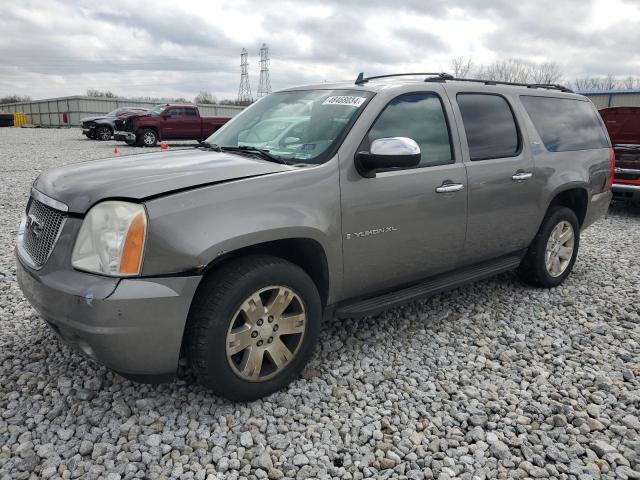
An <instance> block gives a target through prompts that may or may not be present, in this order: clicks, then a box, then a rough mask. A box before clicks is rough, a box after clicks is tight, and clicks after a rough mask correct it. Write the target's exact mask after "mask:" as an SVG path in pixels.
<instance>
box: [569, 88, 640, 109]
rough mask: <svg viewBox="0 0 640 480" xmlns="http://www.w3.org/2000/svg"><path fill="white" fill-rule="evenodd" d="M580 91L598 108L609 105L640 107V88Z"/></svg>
mask: <svg viewBox="0 0 640 480" xmlns="http://www.w3.org/2000/svg"><path fill="white" fill-rule="evenodd" d="M579 93H581V94H582V95H584V96H585V97H588V98H589V100H591V101H592V102H593V104H594V105H595V106H596V108H597V109H598V110H601V109H603V108H607V107H640V90H604V91H602V90H601V91H592V92H579Z"/></svg>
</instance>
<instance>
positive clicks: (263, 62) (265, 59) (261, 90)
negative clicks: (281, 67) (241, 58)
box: [258, 43, 271, 98]
mask: <svg viewBox="0 0 640 480" xmlns="http://www.w3.org/2000/svg"><path fill="white" fill-rule="evenodd" d="M270 93H271V78H269V47H267V44H266V43H263V44H262V47H261V48H260V83H259V84H258V98H260V97H264V96H265V95H269V94H270Z"/></svg>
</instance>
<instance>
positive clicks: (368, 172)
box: [356, 137, 421, 178]
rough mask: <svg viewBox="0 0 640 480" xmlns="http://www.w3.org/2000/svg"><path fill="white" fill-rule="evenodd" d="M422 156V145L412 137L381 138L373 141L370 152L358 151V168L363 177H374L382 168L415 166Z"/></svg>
mask: <svg viewBox="0 0 640 480" xmlns="http://www.w3.org/2000/svg"><path fill="white" fill-rule="evenodd" d="M420 158H421V154H420V147H419V146H418V144H417V143H416V142H415V140H412V139H411V138H407V137H388V138H379V139H378V140H374V141H373V142H371V151H370V152H358V153H356V168H357V169H358V171H359V172H360V174H361V175H362V176H363V177H367V178H373V177H375V176H376V172H377V171H380V170H389V169H392V168H411V167H415V166H417V165H418V164H419V163H420Z"/></svg>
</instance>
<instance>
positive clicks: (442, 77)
mask: <svg viewBox="0 0 640 480" xmlns="http://www.w3.org/2000/svg"><path fill="white" fill-rule="evenodd" d="M415 75H428V77H427V78H425V79H424V81H425V82H447V81H454V82H475V83H484V84H485V85H511V86H514V87H527V88H546V89H548V90H559V91H561V92H567V93H573V90H571V89H569V88H567V87H565V86H564V85H558V84H557V83H518V82H503V81H500V80H485V79H481V78H456V77H454V76H453V75H449V74H448V73H394V74H390V75H377V76H375V77H365V76H364V73H363V72H360V74H359V75H358V78H357V79H356V85H361V84H363V83H367V82H368V81H369V80H376V79H378V78H389V77H404V76H415Z"/></svg>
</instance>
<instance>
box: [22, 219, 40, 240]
mask: <svg viewBox="0 0 640 480" xmlns="http://www.w3.org/2000/svg"><path fill="white" fill-rule="evenodd" d="M24 228H25V230H26V231H27V232H31V234H32V235H33V236H34V237H36V238H40V236H41V235H42V229H43V227H42V224H41V223H40V221H39V220H38V219H37V218H36V217H35V215H27V223H26V224H25V226H24Z"/></svg>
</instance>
